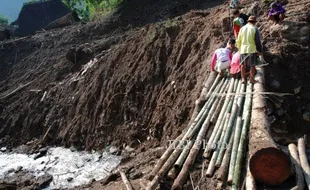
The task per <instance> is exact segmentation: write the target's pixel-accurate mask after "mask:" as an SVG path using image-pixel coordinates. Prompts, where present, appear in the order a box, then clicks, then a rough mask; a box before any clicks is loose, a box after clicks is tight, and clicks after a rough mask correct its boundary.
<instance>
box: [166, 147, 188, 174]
mask: <svg viewBox="0 0 310 190" xmlns="http://www.w3.org/2000/svg"><path fill="white" fill-rule="evenodd" d="M193 145H194V141H188V143H187V145H186V147H185V148H184V149H183V151H182V153H181V155H180V156H179V158H178V159H177V161H176V162H175V164H174V167H173V168H172V169H171V170H170V171H169V173H168V178H169V179H171V180H174V179H175V178H176V177H177V174H178V172H179V171H180V169H181V167H182V164H183V163H184V161H185V159H186V158H187V156H188V153H189V152H190V150H191V148H192V146H193Z"/></svg>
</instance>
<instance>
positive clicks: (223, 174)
mask: <svg viewBox="0 0 310 190" xmlns="http://www.w3.org/2000/svg"><path fill="white" fill-rule="evenodd" d="M233 134H234V131H233ZM233 134H232V135H231V137H230V140H229V143H228V146H227V147H226V151H225V155H224V158H223V162H222V164H221V167H220V169H219V174H218V179H220V180H222V181H223V182H224V181H225V179H226V177H227V170H228V167H229V161H230V155H231V150H232V145H233V139H234V136H233Z"/></svg>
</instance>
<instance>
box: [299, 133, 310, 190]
mask: <svg viewBox="0 0 310 190" xmlns="http://www.w3.org/2000/svg"><path fill="white" fill-rule="evenodd" d="M298 152H299V158H300V164H301V168H302V171H303V173H304V176H305V180H306V182H307V187H308V189H310V167H309V163H308V159H307V155H306V145H305V139H304V138H303V137H301V138H299V139H298Z"/></svg>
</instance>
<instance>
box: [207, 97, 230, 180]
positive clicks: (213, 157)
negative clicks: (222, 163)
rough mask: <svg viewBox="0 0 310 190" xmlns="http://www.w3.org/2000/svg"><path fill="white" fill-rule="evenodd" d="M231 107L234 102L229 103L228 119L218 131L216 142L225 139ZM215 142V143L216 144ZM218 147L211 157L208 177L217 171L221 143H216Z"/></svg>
mask: <svg viewBox="0 0 310 190" xmlns="http://www.w3.org/2000/svg"><path fill="white" fill-rule="evenodd" d="M231 107H232V102H229V106H228V112H227V115H226V118H225V122H224V123H223V125H222V126H221V127H220V128H219V131H218V134H217V136H216V137H215V139H216V141H217V139H219V142H220V141H221V138H222V137H223V135H222V134H223V132H222V130H223V131H225V130H226V126H227V123H228V121H229V118H230V113H229V112H230V110H231ZM216 141H215V142H216ZM215 144H217V145H216V147H215V150H214V152H213V154H212V157H211V160H210V163H209V165H208V168H207V172H206V176H207V177H211V176H212V175H213V172H214V169H215V163H216V159H217V156H218V153H219V146H222V144H221V143H214V145H215Z"/></svg>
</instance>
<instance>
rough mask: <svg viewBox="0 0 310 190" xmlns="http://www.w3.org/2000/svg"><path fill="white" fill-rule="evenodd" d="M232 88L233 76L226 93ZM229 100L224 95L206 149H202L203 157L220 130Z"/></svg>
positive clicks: (209, 149)
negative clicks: (222, 103) (223, 100)
mask: <svg viewBox="0 0 310 190" xmlns="http://www.w3.org/2000/svg"><path fill="white" fill-rule="evenodd" d="M233 88H234V78H232V79H231V81H230V86H229V89H228V93H231V92H232V90H233ZM229 102H230V97H229V96H226V97H225V102H224V105H223V107H222V110H221V112H220V115H219V116H218V119H217V122H216V124H215V126H214V129H213V131H212V134H211V136H210V138H209V140H208V143H207V146H206V149H205V151H204V154H203V156H204V157H205V158H207V157H209V154H210V152H211V150H212V147H213V145H214V142H215V137H216V136H217V134H218V133H219V131H220V130H221V129H220V128H221V125H222V123H223V122H224V121H223V120H224V118H225V117H224V116H225V115H226V114H227V106H228V104H229Z"/></svg>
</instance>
